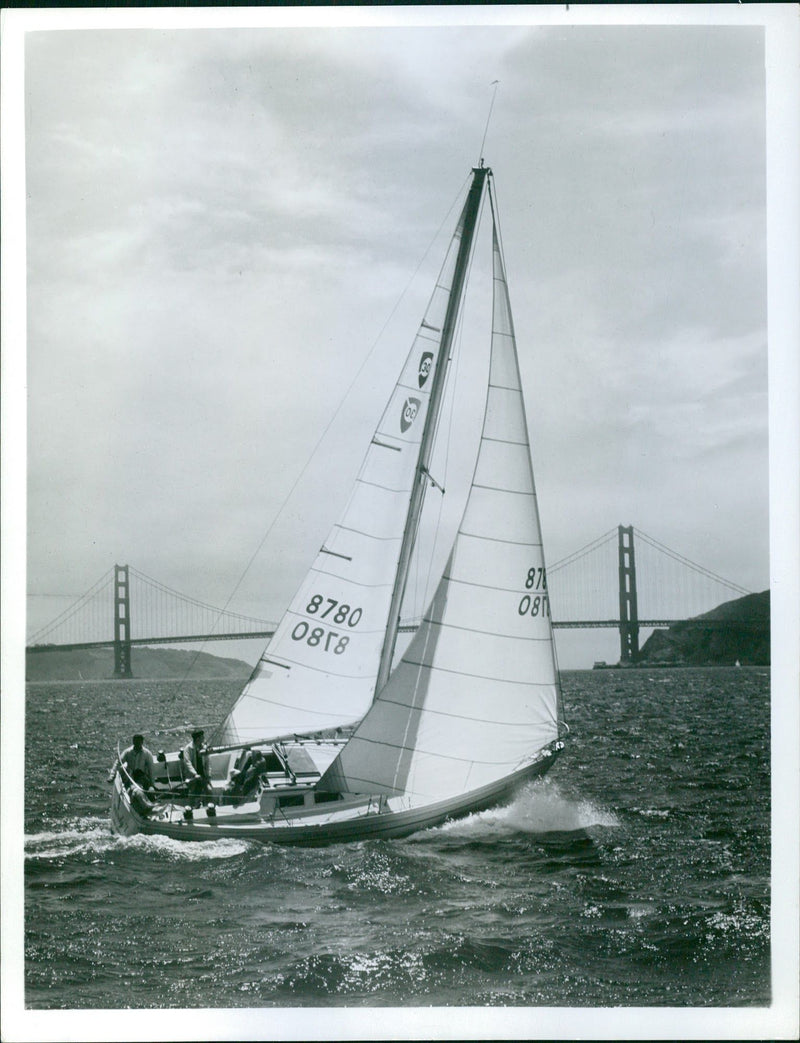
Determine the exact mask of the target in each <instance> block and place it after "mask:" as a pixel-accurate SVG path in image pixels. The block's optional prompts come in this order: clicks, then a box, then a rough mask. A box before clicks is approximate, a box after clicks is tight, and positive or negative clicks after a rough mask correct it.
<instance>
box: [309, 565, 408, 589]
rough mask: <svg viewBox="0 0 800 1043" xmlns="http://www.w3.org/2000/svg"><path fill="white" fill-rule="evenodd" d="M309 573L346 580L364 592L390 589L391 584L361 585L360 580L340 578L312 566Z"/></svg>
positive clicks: (347, 577) (348, 577) (335, 574)
mask: <svg viewBox="0 0 800 1043" xmlns="http://www.w3.org/2000/svg"><path fill="white" fill-rule="evenodd" d="M309 572H316V573H317V574H318V575H320V576H331V577H332V578H333V579H342V580H346V581H347V582H348V583H352V584H353V586H354V587H363V588H364V589H365V590H377V589H378V588H379V587H391V585H392V584H391V583H362V582H361V581H360V580H357V579H353V578H351V577H350V576H340V575H339V573H338V572H328V570H327V569H321V568H318V567H317V566H316V565H313V566H312V567H311V568H310V569H309Z"/></svg>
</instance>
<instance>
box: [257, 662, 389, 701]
mask: <svg viewBox="0 0 800 1043" xmlns="http://www.w3.org/2000/svg"><path fill="white" fill-rule="evenodd" d="M281 658H282V659H285V660H286V662H287V663H290V664H291V665H292V666H297V667H302V668H303V669H305V670H313V671H314V673H315V674H328V676H330V677H342V678H346V679H347V680H349V681H368V680H369V679H370V677H371V676H372V673H367V674H344V673H341V672H340V671H338V670H330V669H328V670H326V669H324V668H323V667H320V666H312V665H311V664H310V663H304V662H302V661H301V660H299V659H292V658H290V657H289V656H281ZM336 658H337V659H338V658H341V657H340V656H337V657H336ZM261 662H263V660H261ZM276 665H278V664H276ZM247 698H251V699H254V698H256V697H255V696H250V695H249V694H248V696H247Z"/></svg>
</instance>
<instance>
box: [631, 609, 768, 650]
mask: <svg viewBox="0 0 800 1043" xmlns="http://www.w3.org/2000/svg"><path fill="white" fill-rule="evenodd" d="M704 621H706V622H707V623H708V624H709V625H708V626H703V622H704ZM720 623H724V624H725V626H724V627H720V626H719V625H717V626H713V625H712V624H720ZM769 639H770V602H769V591H768V590H764V591H762V592H761V593H760V594H746V595H745V596H744V597H743V598H736V600H735V601H726V602H725V603H724V604H722V605H717V607H716V608H713V609H712V610H711V611H710V612H705V613H704V614H703V615H702V616H696V617H695V618H694V619H691V620H686V622H682V623H676V624H675V625H674V626H671V627H670V628H669V630H654V631H653V633H652V634H651V635H650V637H649V638H648V639H647V641H645V643H644V645H643V647H642V649H641V651H640V653H639V659H638V663H639V664H642V665H645V664H649V665H654V664H656V663H659V664H664V665H669V666H733V665H734V664H735V663H736V662H737V660H738V661H739V663H741V665H742V666H768V665H769V661H770V647H769Z"/></svg>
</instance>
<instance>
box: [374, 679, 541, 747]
mask: <svg viewBox="0 0 800 1043" xmlns="http://www.w3.org/2000/svg"><path fill="white" fill-rule="evenodd" d="M514 683H515V684H523V682H521V681H516V682H514ZM524 683H525V685H526V686H527V684H528V682H524ZM530 683H531V684H532V685H534V686H536V687H538V688H552V687H553V685H554V683H555V682H554V681H549V682H545V681H532V682H530ZM385 704H389V705H392V706H401V707H403V709H406V710H416V711H417V712H418V713H421V714H422V713H429V714H433V715H435V716H437V717H452V718H454V719H455V720H457V721H471V722H472V723H474V724H492V725H494V724H496V725H498V726H499V727H501V728H519V727H524V726H525V725H528V724H530V723H531V722H530V720H521V721H497V720H493V719H492V718H489V717H470V716H469V715H468V714H465V713H452V711H450V710H434V709H431V708H430V707H428V706H421V707H414V706H411V704H410V703H402V702H400V701H399V700H397V699H381V705H385ZM357 738H359V739H361V738H364V736H361V735H359V736H357Z"/></svg>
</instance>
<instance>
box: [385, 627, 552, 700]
mask: <svg viewBox="0 0 800 1043" xmlns="http://www.w3.org/2000/svg"><path fill="white" fill-rule="evenodd" d="M537 640H541V641H549V640H550V639H549V638H537ZM403 662H404V663H407V664H408V665H409V666H416V667H417V668H418V669H420V670H437V671H440V672H441V673H443V674H455V676H456V677H479V678H480V679H481V681H495V682H496V683H497V684H516V685H523V686H525V685H528V684H534V683H535V682H533V681H518V680H517V679H516V678H513V677H493V676H492V675H491V674H476V673H474V672H473V671H470V672H469V673H467V672H466V671H464V670H453V668H452V667H448V666H439V665H438V664H437V665H436V666H434V665H433V664H430V665H429V664H428V663H420V662H418V661H417V660H416V659H403ZM553 683H554V682H553V681H549V682H545V685H546V686H548V687H549V686H550V685H552V684H553ZM387 702H388V700H387Z"/></svg>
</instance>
